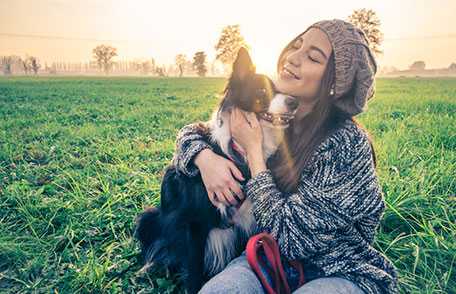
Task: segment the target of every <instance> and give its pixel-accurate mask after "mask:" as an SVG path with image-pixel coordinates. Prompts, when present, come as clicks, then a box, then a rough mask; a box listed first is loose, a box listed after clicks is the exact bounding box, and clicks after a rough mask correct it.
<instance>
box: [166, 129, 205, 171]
mask: <svg viewBox="0 0 456 294" xmlns="http://www.w3.org/2000/svg"><path fill="white" fill-rule="evenodd" d="M204 149H209V150H212V147H211V145H210V143H209V127H208V125H207V122H204V123H203V122H198V123H193V124H189V125H186V126H184V127H183V128H182V129H180V130H179V132H178V134H177V138H176V151H175V153H174V158H173V164H174V166H175V167H176V169H177V170H178V171H179V172H181V173H183V174H184V175H186V176H189V177H193V176H196V175H197V174H198V173H199V170H198V167H197V166H196V165H195V162H194V159H195V157H196V155H198V153H199V152H200V151H202V150H204Z"/></svg>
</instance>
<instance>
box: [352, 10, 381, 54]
mask: <svg viewBox="0 0 456 294" xmlns="http://www.w3.org/2000/svg"><path fill="white" fill-rule="evenodd" d="M348 22H350V23H352V24H353V25H355V26H356V27H358V28H360V29H361V30H363V32H364V33H365V34H366V36H367V38H368V40H369V46H370V48H371V49H372V51H374V52H375V53H376V54H382V53H383V51H382V50H380V46H381V44H382V42H383V33H382V32H381V31H380V24H381V23H380V19H379V18H378V16H377V14H376V13H375V11H373V10H372V9H365V8H362V9H358V10H355V11H353V13H352V14H351V15H350V16H349V17H348Z"/></svg>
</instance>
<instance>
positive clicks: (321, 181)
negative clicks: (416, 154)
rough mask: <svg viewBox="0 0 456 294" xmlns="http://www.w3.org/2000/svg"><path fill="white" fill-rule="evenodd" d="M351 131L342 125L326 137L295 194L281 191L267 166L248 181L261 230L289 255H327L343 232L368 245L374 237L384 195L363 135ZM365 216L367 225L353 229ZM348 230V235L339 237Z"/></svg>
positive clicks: (299, 256)
mask: <svg viewBox="0 0 456 294" xmlns="http://www.w3.org/2000/svg"><path fill="white" fill-rule="evenodd" d="M351 132H352V130H350V131H348V130H346V129H343V130H340V131H338V132H336V133H335V134H333V136H331V137H333V138H331V137H330V138H328V139H327V140H325V142H324V143H323V144H324V145H325V146H324V148H323V149H322V150H325V151H324V152H321V154H319V155H318V157H317V158H318V160H317V162H316V163H315V169H314V170H313V171H312V172H306V173H304V174H303V175H302V177H301V180H300V184H299V186H298V191H297V192H295V193H293V194H291V195H289V196H286V195H284V194H283V193H282V192H281V191H280V190H278V188H277V186H276V184H275V182H274V179H273V176H272V173H271V171H270V170H264V171H261V172H259V173H258V174H257V175H256V176H255V177H254V178H252V179H251V180H249V182H248V183H247V185H246V189H245V192H246V195H247V197H248V198H250V199H251V200H252V203H253V214H254V216H255V220H256V221H257V223H258V226H259V228H260V230H265V231H268V232H270V233H271V234H272V235H273V236H274V238H275V239H276V240H277V241H278V244H279V247H280V251H281V253H282V254H283V255H285V256H286V257H287V258H289V259H301V258H305V257H309V256H313V255H315V254H324V253H325V252H326V253H328V252H329V251H330V250H331V248H332V247H334V246H335V245H336V244H338V242H337V240H338V238H341V237H342V236H343V237H344V238H348V239H346V240H350V239H358V241H359V240H361V242H362V241H365V242H364V244H366V243H370V242H371V240H372V239H373V236H374V235H375V228H376V227H377V225H378V222H379V219H380V216H381V213H382V212H383V208H384V203H383V199H382V194H381V190H380V188H379V187H378V183H377V181H376V175H375V170H374V165H373V161H372V156H371V155H372V153H371V150H370V145H369V143H368V141H367V138H364V137H362V138H359V137H356V138H355V135H353V134H351ZM334 136H337V140H334V138H335V137H334ZM357 141H360V142H357ZM366 217H367V218H370V224H369V225H368V224H366V223H365V225H368V226H367V227H366V228H367V229H366V228H365V229H363V230H361V231H359V232H358V231H355V230H352V229H353V227H354V223H355V222H362V220H363V219H365V218H366ZM350 228H351V229H350ZM347 230H348V231H349V232H350V234H351V235H349V236H346V235H343V232H344V231H347ZM344 242H345V241H344Z"/></svg>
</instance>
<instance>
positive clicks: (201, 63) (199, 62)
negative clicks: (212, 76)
mask: <svg viewBox="0 0 456 294" xmlns="http://www.w3.org/2000/svg"><path fill="white" fill-rule="evenodd" d="M193 67H194V68H195V69H196V73H197V74H198V76H200V77H205V76H206V72H207V67H206V54H205V53H204V51H199V52H196V53H195V56H193Z"/></svg>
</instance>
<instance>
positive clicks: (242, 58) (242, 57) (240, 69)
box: [231, 47, 255, 80]
mask: <svg viewBox="0 0 456 294" xmlns="http://www.w3.org/2000/svg"><path fill="white" fill-rule="evenodd" d="M254 73H255V66H254V65H253V62H252V59H251V58H250V55H249V52H248V51H247V49H245V48H244V47H241V48H240V49H239V51H238V54H237V57H236V60H235V61H234V63H233V73H232V74H231V76H232V77H233V78H235V79H238V80H243V79H245V77H247V76H248V75H251V74H254Z"/></svg>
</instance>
